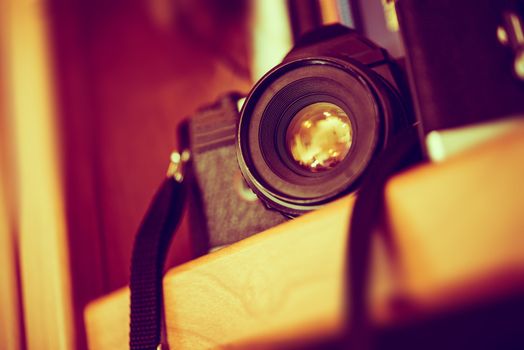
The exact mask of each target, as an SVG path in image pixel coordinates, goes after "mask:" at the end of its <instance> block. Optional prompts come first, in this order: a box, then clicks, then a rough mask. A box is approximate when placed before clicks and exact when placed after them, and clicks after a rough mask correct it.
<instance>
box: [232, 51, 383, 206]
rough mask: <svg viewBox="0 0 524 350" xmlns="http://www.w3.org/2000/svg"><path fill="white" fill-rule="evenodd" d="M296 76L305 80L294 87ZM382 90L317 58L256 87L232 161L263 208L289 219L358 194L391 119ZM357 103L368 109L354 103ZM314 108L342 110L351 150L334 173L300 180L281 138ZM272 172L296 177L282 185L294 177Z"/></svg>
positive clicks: (372, 76) (369, 75)
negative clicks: (308, 108) (297, 117)
mask: <svg viewBox="0 0 524 350" xmlns="http://www.w3.org/2000/svg"><path fill="white" fill-rule="evenodd" d="M297 72H299V73H300V74H302V75H303V76H302V78H304V80H301V79H297V76H300V74H298V75H297ZM333 75H335V76H336V79H333ZM286 79H288V80H290V81H289V82H288V81H286ZM308 79H309V80H308ZM313 80H314V84H313V83H312V82H313ZM326 86H328V88H326ZM300 87H302V89H301V88H300ZM286 89H287V90H288V91H283V90H286ZM384 89H386V85H385V84H384V82H383V81H382V79H380V77H379V76H378V74H376V73H374V72H373V71H372V70H371V69H369V68H367V67H365V66H363V65H361V64H360V63H358V62H356V61H354V60H351V59H345V60H341V59H337V58H332V57H316V58H310V59H299V60H294V61H291V62H288V63H285V64H282V65H280V66H277V67H276V68H275V69H273V70H272V71H270V72H269V73H268V74H267V75H266V76H264V77H263V78H262V79H261V80H260V81H259V82H258V83H257V85H255V87H254V88H253V90H252V91H251V93H250V94H249V96H248V98H247V99H246V102H245V103H244V106H243V108H242V112H241V118H240V122H239V128H238V138H237V155H238V160H239V165H240V169H241V171H242V174H243V175H244V177H245V178H246V181H247V182H248V184H249V185H250V186H251V187H252V189H253V190H254V191H255V193H257V194H258V195H259V197H260V198H261V199H262V200H263V201H264V202H265V203H266V204H267V205H268V206H270V207H273V208H276V209H277V210H280V211H282V212H284V213H286V214H288V215H291V216H293V215H298V214H300V213H303V212H305V211H309V210H312V209H316V208H318V207H320V206H321V205H323V204H325V203H326V202H328V201H331V200H333V199H334V198H337V197H340V196H341V195H343V194H345V193H348V192H351V191H353V190H354V189H356V187H357V186H358V180H359V178H360V177H361V176H362V174H363V172H364V171H365V169H366V167H367V165H368V163H369V162H370V161H371V159H372V157H373V155H374V154H375V153H376V152H377V149H380V148H381V146H382V140H385V136H384V133H385V131H386V130H387V129H388V128H389V127H388V125H386V124H387V123H385V121H387V120H388V119H391V118H390V116H389V114H391V109H392V108H390V107H391V105H392V104H391V103H388V101H387V100H388V98H389V96H391V94H386V93H384ZM319 91H322V92H321V93H319ZM348 91H352V93H351V94H348ZM279 95H282V96H283V97H279ZM386 95H388V96H386ZM348 96H349V97H348ZM356 98H357V99H364V100H367V102H368V103H364V104H362V103H357V102H356V100H355V99H356ZM286 101H287V102H286ZM289 101H293V102H291V103H289ZM316 102H331V103H334V104H336V105H338V106H339V107H341V108H342V109H343V110H344V112H345V113H346V114H347V115H348V117H349V118H350V121H351V123H352V127H353V144H352V147H351V148H350V150H349V152H348V155H347V156H346V157H345V158H344V160H343V161H342V162H341V163H339V164H338V165H337V166H335V167H334V168H333V169H330V170H328V171H325V172H317V173H313V172H309V171H307V170H305V169H304V170H305V172H300V171H299V170H298V171H297V169H296V167H298V165H297V164H295V165H296V167H293V166H289V165H290V164H292V163H295V161H294V160H291V159H287V160H286V156H285V155H287V158H289V157H290V155H289V153H288V152H287V150H286V145H285V133H286V131H287V127H288V126H289V123H290V122H291V119H292V117H293V116H294V115H295V114H296V112H298V111H299V110H300V109H302V108H304V107H305V106H306V105H309V104H311V103H316ZM362 105H365V106H366V108H365V110H362V108H361V106H362ZM359 106H360V107H359ZM384 114H388V116H387V117H384ZM275 131H278V132H275ZM363 141H365V142H363ZM272 150H274V151H272ZM277 151H278V152H277ZM355 156H358V157H359V160H358V161H355ZM275 164H281V165H282V164H284V165H285V167H287V169H292V172H294V173H295V175H297V177H294V178H293V179H292V180H293V181H284V180H283V178H289V177H290V176H291V177H292V174H291V172H287V173H285V174H283V173H282V167H279V166H276V165H275ZM300 173H301V174H300Z"/></svg>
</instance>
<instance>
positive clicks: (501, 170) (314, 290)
mask: <svg viewBox="0 0 524 350" xmlns="http://www.w3.org/2000/svg"><path fill="white" fill-rule="evenodd" d="M523 156H524V127H523V128H520V129H519V130H516V131H515V132H513V133H512V134H508V135H505V136H504V137H501V138H499V139H497V140H494V141H493V142H490V143H487V144H484V145H482V146H480V147H478V148H476V149H475V150H472V151H470V152H468V153H466V154H463V155H460V156H457V157H455V158H453V159H451V160H449V161H448V162H445V163H443V164H429V165H423V166H419V167H417V168H415V169H412V170H410V171H408V172H406V173H404V174H401V175H399V176H397V177H396V178H394V179H393V180H392V181H391V182H390V183H389V185H388V189H387V207H388V213H387V217H386V218H385V219H386V222H388V223H389V225H388V226H389V228H390V231H391V234H392V237H393V241H394V242H395V245H396V246H397V249H398V253H399V256H400V260H399V261H397V263H396V264H391V262H389V261H387V260H386V259H385V254H384V249H383V246H382V245H381V243H380V242H381V241H380V240H377V241H376V242H374V243H375V244H374V249H375V251H374V253H375V254H374V260H373V266H374V269H373V276H372V285H373V288H372V294H371V303H372V309H373V315H374V317H375V319H376V320H377V322H392V321H394V320H395V318H396V315H395V313H394V308H392V307H391V305H390V298H392V297H394V296H397V295H399V293H400V294H401V295H403V296H404V297H406V298H407V299H408V300H409V301H410V302H411V303H412V305H414V306H416V309H417V312H419V313H420V312H422V313H424V312H433V311H435V310H445V308H451V307H456V304H458V305H461V306H464V305H465V304H466V303H475V302H481V301H483V300H486V298H489V297H494V296H498V295H501V294H504V293H507V292H514V291H516V290H519V288H521V287H522V282H523V280H524V235H523V234H522V233H523V232H524V217H523V216H522V215H521V213H520V211H521V208H522V207H524V186H522V183H521V179H522V178H524V164H523V163H522V162H520V161H519V160H520V159H522V158H523ZM352 203H353V200H352V199H351V198H344V199H342V200H339V201H337V202H334V203H332V204H330V205H328V206H327V207H325V208H323V209H322V210H319V211H317V212H313V213H310V214H308V215H304V216H302V217H300V218H297V219H295V220H293V221H290V222H287V223H285V224H283V225H280V226H278V227H274V228H272V229H270V230H268V231H266V232H263V233H261V234H258V235H256V236H253V237H250V238H249V239H246V240H244V241H242V242H239V243H237V244H234V245H231V246H229V247H227V248H224V249H223V250H221V251H218V252H215V253H213V254H209V255H207V256H204V257H202V258H200V259H197V260H194V261H192V262H190V263H188V264H185V265H182V266H180V267H177V268H175V269H173V270H171V271H169V273H168V274H167V275H166V277H165V279H164V289H165V293H164V294H165V300H166V309H165V311H166V319H167V328H168V338H169V343H170V345H171V346H173V347H174V348H177V349H205V348H219V347H226V346H229V347H239V346H241V345H242V344H250V345H249V346H248V348H249V347H250V346H252V344H253V340H254V339H255V340H260V341H261V342H267V341H268V340H271V341H287V340H292V339H299V338H300V339H307V338H308V337H312V338H314V337H319V336H323V335H329V334H333V333H335V332H337V330H339V329H340V327H341V320H342V314H341V310H342V303H343V302H344V300H343V290H342V287H343V284H342V272H343V270H342V262H343V261H344V260H343V259H344V253H345V242H346V229H347V223H348V219H349V216H350V211H351V210H350V209H351V207H352ZM127 298H128V294H127V292H125V291H120V292H118V293H116V294H114V295H111V296H109V297H107V298H104V299H101V300H99V301H95V302H93V303H92V304H91V305H90V306H89V307H88V308H87V310H86V314H85V315H86V323H87V327H88V329H87V331H88V337H89V340H90V346H91V349H120V348H121V349H124V348H126V346H127V327H126V325H127V313H128V309H127V308H125V307H124V306H125V305H127ZM114 325H120V327H121V328H118V330H117V328H116V326H114ZM124 328H125V329H124ZM109 333H111V334H109ZM117 338H118V339H117ZM117 344H118V345H117ZM109 345H112V347H111V346H109Z"/></svg>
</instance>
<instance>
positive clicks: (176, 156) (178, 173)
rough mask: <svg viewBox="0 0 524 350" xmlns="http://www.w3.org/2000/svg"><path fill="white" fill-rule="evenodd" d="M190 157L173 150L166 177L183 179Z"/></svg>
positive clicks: (187, 154) (178, 180) (187, 153)
mask: <svg viewBox="0 0 524 350" xmlns="http://www.w3.org/2000/svg"><path fill="white" fill-rule="evenodd" d="M190 158H191V153H190V152H189V150H187V149H185V150H183V151H182V153H179V152H178V151H173V152H172V153H171V156H170V157H169V160H170V162H169V166H168V168H167V173H166V176H167V177H168V178H173V179H175V180H176V181H177V182H179V183H181V182H182V181H184V165H185V164H186V163H187V162H188V161H189V159H190ZM157 349H158V348H157ZM158 350H161V349H158Z"/></svg>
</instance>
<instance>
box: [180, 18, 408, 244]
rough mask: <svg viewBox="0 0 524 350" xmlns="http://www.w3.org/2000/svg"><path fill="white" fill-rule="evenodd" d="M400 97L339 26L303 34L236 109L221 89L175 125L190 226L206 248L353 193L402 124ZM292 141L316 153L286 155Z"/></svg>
mask: <svg viewBox="0 0 524 350" xmlns="http://www.w3.org/2000/svg"><path fill="white" fill-rule="evenodd" d="M405 96H406V91H403V84H402V79H400V77H399V72H398V71H397V68H396V65H395V62H393V61H392V60H391V59H390V58H389V56H388V54H387V53H386V52H385V51H384V50H383V49H381V48H380V47H378V46H377V45H375V44H373V43H372V42H370V41H369V40H367V39H365V38H363V37H361V36H360V35H358V34H357V33H355V32H354V31H352V30H350V29H349V28H346V27H342V26H340V25H334V26H326V27H323V28H321V29H320V30H317V31H314V32H312V33H310V34H309V35H306V36H305V37H304V38H303V39H302V40H301V41H299V42H298V43H297V44H296V45H295V47H294V48H293V49H292V50H291V51H290V53H289V54H288V55H287V56H286V57H285V59H284V60H283V62H282V63H281V64H280V65H278V66H277V67H275V68H274V69H272V70H271V71H270V72H268V73H267V74H266V75H265V76H264V77H263V78H262V79H261V80H260V81H259V82H257V84H256V85H255V86H254V87H253V89H252V90H251V92H250V93H249V95H248V96H247V98H246V100H245V102H244V104H243V107H242V109H241V111H239V108H238V101H239V100H240V99H241V96H240V95H238V94H235V93H231V94H229V95H226V96H224V97H222V98H220V99H219V100H218V101H216V102H215V103H214V104H212V105H210V106H206V107H204V108H202V109H200V110H199V111H198V112H197V113H196V114H195V115H194V116H192V117H191V118H189V119H188V121H187V123H186V125H185V126H184V127H183V129H184V130H185V131H184V132H183V133H184V134H185V137H187V139H188V144H189V148H190V151H191V154H192V157H191V159H192V162H191V164H192V166H191V172H192V175H191V178H192V179H193V180H192V189H193V194H194V195H193V196H192V197H193V200H194V205H192V206H191V207H192V208H193V210H192V211H193V213H194V214H195V215H193V218H194V219H193V220H192V221H193V224H194V225H195V227H198V228H199V231H200V234H201V235H202V234H203V235H205V236H206V237H207V239H208V246H210V247H211V248H213V247H217V246H222V245H225V244H230V243H233V242H236V241H238V240H241V239H243V238H245V237H248V236H250V235H252V234H254V233H257V232H260V231H263V230H265V229H268V228H270V227H272V226H275V225H278V224H279V223H282V222H284V221H285V220H286V219H287V218H290V217H294V216H297V215H300V214H302V213H306V212H308V211H310V210H314V209H317V208H319V207H321V206H322V205H324V204H326V203H328V202H330V201H332V200H335V199H337V198H339V197H341V196H343V195H346V194H348V193H352V192H354V191H355V190H356V189H357V188H358V183H359V180H360V179H361V178H362V176H364V174H365V172H366V170H367V166H368V165H369V163H370V162H371V161H372V159H374V157H375V156H376V155H377V154H378V153H380V151H381V150H382V149H383V148H384V147H385V146H386V145H387V144H388V142H389V140H390V139H391V138H392V137H393V136H394V134H395V133H396V132H397V130H398V129H399V128H401V127H403V126H405V125H408V124H409V123H410V114H409V112H408V111H409V107H408V103H407V101H408V99H407V98H406V97H405ZM310 106H314V107H313V108H311V107H310ZM319 108H320V109H319ZM337 113H338V115H336V114H337ZM331 114H333V115H331ZM325 116H327V117H325ZM300 118H302V119H304V118H305V119H304V121H303V122H302V121H301V120H302V119H300ZM315 118H317V119H318V118H320V119H322V118H324V119H322V120H317V119H315ZM294 119H300V120H299V121H300V123H298V124H297V123H296V122H294V121H293V120H294ZM308 123H309V124H308ZM304 125H305V126H306V127H307V126H308V125H309V126H310V128H309V130H311V129H316V130H317V131H316V133H317V135H313V137H312V138H311V137H310V136H311V135H309V134H307V131H308V130H307V128H305V127H304ZM311 126H313V127H311ZM330 128H331V129H330ZM290 130H298V131H296V134H293V133H290ZM304 132H305V133H306V135H305V136H304ZM333 135H336V137H335V136H333ZM301 137H302V138H305V139H304V140H299V141H300V142H302V143H300V142H299V143H300V144H299V146H301V147H302V148H300V150H301V152H302V153H304V154H311V153H312V152H313V153H314V152H315V149H314V146H315V147H317V148H320V149H321V150H320V151H318V150H317V153H316V154H315V155H313V156H312V157H313V158H311V159H312V161H310V162H309V163H308V162H306V163H301V161H302V158H296V159H294V158H293V157H294V156H295V154H294V153H293V151H294V150H295V149H296V148H297V147H295V146H297V145H294V144H293V142H294V141H293V140H298V139H299V138H301ZM331 139H332V140H333V141H332V142H331V141H330V142H331V143H329V144H326V145H325V143H326V142H327V141H326V140H331ZM341 140H343V141H341ZM315 143H317V145H314V144H315ZM290 145H291V146H290ZM304 147H305V148H304ZM337 147H342V148H343V151H344V152H345V153H344V155H343V156H341V155H340V154H338V153H341V152H342V151H341V152H339V151H338V148H337ZM344 147H345V148H344ZM322 148H325V149H322ZM328 153H329V154H328ZM315 157H316V158H315ZM320 163H322V164H321V166H317V165H319V164H320ZM202 218H205V219H202Z"/></svg>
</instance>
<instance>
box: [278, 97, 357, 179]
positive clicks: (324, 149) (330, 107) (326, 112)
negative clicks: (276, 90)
mask: <svg viewBox="0 0 524 350" xmlns="http://www.w3.org/2000/svg"><path fill="white" fill-rule="evenodd" d="M352 141H353V127H352V125H351V121H350V119H349V117H348V116H347V114H346V112H344V111H343V110H342V108H340V107H339V106H337V105H335V104H333V103H329V102H317V103H313V104H310V105H308V106H306V107H304V108H302V109H301V110H300V111H298V113H297V114H296V115H295V116H294V117H293V119H292V121H291V123H290V124H289V126H288V128H287V132H286V146H287V150H288V152H289V154H290V155H291V157H292V159H293V160H294V161H295V162H296V163H297V164H299V165H300V166H301V167H303V168H305V169H307V170H309V171H311V172H314V173H316V172H321V171H326V170H329V169H332V168H334V167H335V166H336V165H337V164H339V163H340V162H341V161H342V160H343V159H344V158H345V157H346V156H347V154H348V152H349V149H350V148H351V144H352Z"/></svg>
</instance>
